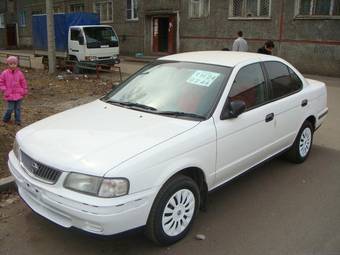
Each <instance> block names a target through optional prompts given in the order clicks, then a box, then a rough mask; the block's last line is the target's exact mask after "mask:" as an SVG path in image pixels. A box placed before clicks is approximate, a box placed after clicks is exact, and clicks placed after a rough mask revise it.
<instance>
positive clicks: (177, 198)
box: [146, 175, 200, 245]
mask: <svg viewBox="0 0 340 255" xmlns="http://www.w3.org/2000/svg"><path fill="white" fill-rule="evenodd" d="M199 203H200V193H199V188H198V186H197V184H196V183H195V182H194V181H193V180H192V179H191V178H189V177H187V176H184V175H177V176H174V177H173V178H171V179H170V180H169V181H168V182H166V183H165V184H164V186H163V187H162V188H161V190H160V191H159V193H158V195H157V197H156V199H155V201H154V203H153V206H152V208H151V211H150V214H149V218H148V221H147V225H146V236H147V237H148V238H149V239H150V240H152V241H153V242H155V243H156V244H158V245H170V244H173V243H175V242H177V241H179V240H181V239H182V238H183V237H185V235H186V234H187V233H188V231H189V230H190V228H191V226H192V224H193V221H194V218H195V216H196V214H197V212H198V208H199Z"/></svg>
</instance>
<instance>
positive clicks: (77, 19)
mask: <svg viewBox="0 0 340 255" xmlns="http://www.w3.org/2000/svg"><path fill="white" fill-rule="evenodd" d="M99 24H100V21H99V16H98V15H97V14H95V13H86V12H75V13H60V14H54V33H55V44H56V50H57V51H67V40H68V38H67V36H68V29H69V27H70V26H82V25H84V26H85V25H99ZM32 36H33V48H34V49H39V50H47V25H46V14H43V15H33V16H32Z"/></svg>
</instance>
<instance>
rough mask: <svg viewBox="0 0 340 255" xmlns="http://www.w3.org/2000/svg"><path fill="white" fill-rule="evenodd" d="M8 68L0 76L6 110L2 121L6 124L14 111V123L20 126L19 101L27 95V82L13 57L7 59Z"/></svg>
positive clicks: (0, 86) (0, 89)
mask: <svg viewBox="0 0 340 255" xmlns="http://www.w3.org/2000/svg"><path fill="white" fill-rule="evenodd" d="M6 62H7V64H8V68H7V69H6V70H4V71H3V72H2V73H1V75H0V91H1V92H3V93H4V100H5V101H6V102H7V110H6V112H5V114H4V115H3V118H2V121H3V122H4V123H8V122H9V121H10V120H11V115H12V113H13V111H14V116H15V123H16V124H17V125H21V116H20V115H21V101H22V99H23V98H24V96H26V95H27V82H26V79H25V76H24V74H23V73H22V72H21V71H20V70H19V69H18V68H17V66H18V59H17V58H16V57H14V56H10V57H8V58H7V61H6Z"/></svg>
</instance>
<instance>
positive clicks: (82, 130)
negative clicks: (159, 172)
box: [17, 100, 199, 176]
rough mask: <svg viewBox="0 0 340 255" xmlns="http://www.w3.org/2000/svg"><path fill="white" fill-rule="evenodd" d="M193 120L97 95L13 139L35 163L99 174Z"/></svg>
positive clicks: (20, 133)
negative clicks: (116, 103)
mask: <svg viewBox="0 0 340 255" xmlns="http://www.w3.org/2000/svg"><path fill="white" fill-rule="evenodd" d="M198 123H199V122H197V121H191V120H183V119H176V118H170V117H165V116H159V115H155V114H151V113H145V112H141V111H136V110H131V109H126V108H122V107H118V106H114V105H110V104H107V103H105V102H102V101H100V100H96V101H94V102H92V103H89V104H86V105H83V106H79V107H77V108H73V109H71V110H68V111H65V112H62V113H59V114H56V115H53V116H51V117H48V118H46V119H43V120H41V121H38V122H36V123H34V124H32V125H30V126H28V127H26V128H24V129H22V130H21V131H19V132H18V134H17V140H18V143H19V145H20V147H21V150H22V151H23V152H25V153H26V154H28V155H29V156H30V157H32V158H33V159H35V160H36V161H39V162H40V163H43V164H45V165H48V166H50V167H54V168H56V169H60V170H62V171H74V172H81V173H84V174H90V175H96V176H104V175H105V173H106V172H107V171H108V170H110V169H112V168H114V167H115V166H117V165H119V164H121V163H122V162H124V161H126V160H129V159H131V158H132V157H134V156H136V155H138V154H140V153H142V152H143V151H146V150H148V149H150V148H152V147H154V146H156V145H158V144H160V143H163V142H165V141H167V140H169V139H171V138H173V137H175V136H177V135H179V134H181V133H183V132H186V131H187V130H189V129H191V128H193V127H194V126H196V125H197V124H198ZM146 160H147V159H146Z"/></svg>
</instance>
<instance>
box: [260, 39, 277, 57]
mask: <svg viewBox="0 0 340 255" xmlns="http://www.w3.org/2000/svg"><path fill="white" fill-rule="evenodd" d="M274 47H275V45H274V42H273V41H272V40H268V41H266V42H265V43H264V46H263V47H261V48H259V49H258V50H257V53H262V54H267V55H272V54H273V49H274Z"/></svg>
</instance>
